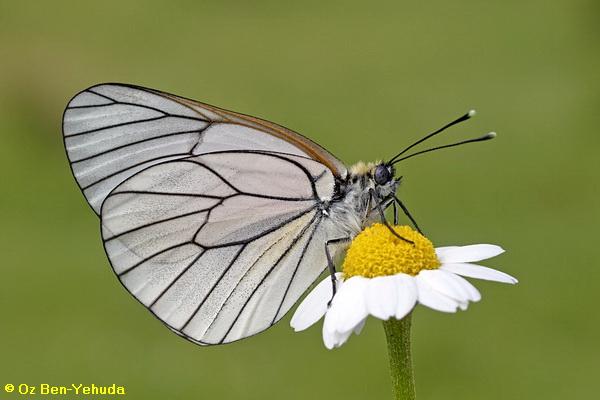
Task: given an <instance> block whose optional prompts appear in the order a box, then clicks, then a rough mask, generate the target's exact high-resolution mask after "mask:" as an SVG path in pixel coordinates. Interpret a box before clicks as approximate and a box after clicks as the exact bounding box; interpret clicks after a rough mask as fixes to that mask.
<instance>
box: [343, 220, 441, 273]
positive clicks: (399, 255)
mask: <svg viewBox="0 0 600 400" xmlns="http://www.w3.org/2000/svg"><path fill="white" fill-rule="evenodd" d="M393 228H394V230H395V231H396V232H397V233H398V235H400V236H402V237H403V238H406V239H408V240H412V241H413V242H414V245H413V244H411V243H408V242H406V241H404V240H402V239H400V238H398V237H396V236H395V235H394V234H393V233H392V232H390V230H389V229H388V228H387V227H386V226H385V225H383V224H379V223H377V224H374V225H373V226H371V227H369V228H366V229H365V230H363V231H362V232H361V233H359V234H358V235H357V236H356V237H355V238H354V240H353V241H352V244H351V245H350V248H349V249H348V252H347V253H346V259H345V260H344V264H343V266H342V271H343V273H344V278H345V279H348V278H350V277H352V276H356V275H360V276H364V277H366V278H373V277H375V276H385V275H395V274H398V273H401V272H402V273H405V274H409V275H417V274H418V273H419V271H421V270H423V269H436V268H438V267H439V266H440V265H441V264H440V261H439V260H438V259H437V256H436V255H435V250H434V248H433V244H432V243H431V241H430V240H429V239H427V238H426V237H425V236H423V235H421V234H420V233H419V232H417V231H415V230H413V229H412V228H410V227H409V226H406V225H402V226H400V225H398V226H394V227H393Z"/></svg>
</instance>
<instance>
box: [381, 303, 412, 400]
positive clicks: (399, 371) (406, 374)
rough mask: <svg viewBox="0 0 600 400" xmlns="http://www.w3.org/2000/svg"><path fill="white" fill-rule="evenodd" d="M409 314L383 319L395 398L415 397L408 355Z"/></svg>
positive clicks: (401, 399)
mask: <svg viewBox="0 0 600 400" xmlns="http://www.w3.org/2000/svg"><path fill="white" fill-rule="evenodd" d="M410 325H411V314H408V315H407V316H406V317H404V318H403V319H401V320H397V319H395V318H393V317H392V318H390V319H389V320H387V321H383V329H384V330H385V336H386V338H387V344H388V353H389V355H390V374H391V375H392V385H393V386H394V395H395V397H394V398H395V399H396V400H414V399H415V378H414V375H413V367H412V358H411V355H410Z"/></svg>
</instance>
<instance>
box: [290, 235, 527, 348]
mask: <svg viewBox="0 0 600 400" xmlns="http://www.w3.org/2000/svg"><path fill="white" fill-rule="evenodd" d="M394 229H395V230H396V232H398V234H399V235H400V236H402V237H404V238H407V239H410V240H411V241H413V242H414V245H413V244H411V243H408V242H406V241H403V240H401V239H399V238H398V237H396V236H395V235H393V234H392V233H391V232H390V230H389V229H388V228H387V227H386V226H384V225H382V224H374V225H373V226H371V227H369V228H366V229H365V230H363V231H362V232H361V233H360V234H359V235H357V236H356V238H354V240H353V241H352V244H351V245H350V248H349V249H348V252H347V254H346V258H345V260H344V263H343V266H342V272H341V273H337V274H336V278H337V286H336V295H335V297H334V298H333V300H332V301H331V305H330V306H328V303H329V301H330V300H331V296H332V284H331V279H330V278H329V277H327V278H326V279H325V280H323V281H322V282H320V283H319V284H318V285H317V286H316V287H315V288H314V289H313V290H312V291H311V292H310V293H309V294H308V296H307V297H306V298H305V299H304V301H303V302H302V303H301V304H300V305H299V306H298V309H297V310H296V312H295V314H294V316H293V317H292V320H291V326H292V328H294V330H295V331H302V330H304V329H306V328H308V327H310V326H311V325H313V324H314V323H316V322H317V321H318V320H320V319H321V318H322V317H323V316H325V320H324V323H323V341H324V343H325V346H326V347H327V348H328V349H333V348H335V347H339V346H341V345H342V344H344V343H345V342H346V341H347V340H348V338H349V337H350V335H351V334H352V332H355V333H356V334H358V333H360V331H361V329H362V327H363V325H364V323H365V321H366V319H367V317H368V316H369V315H371V316H373V317H375V318H378V319H381V320H384V321H387V320H388V319H390V318H395V319H397V320H401V319H403V318H404V317H405V316H407V315H408V314H409V313H410V312H411V311H412V309H413V308H414V307H415V305H416V304H417V303H420V304H422V305H424V306H426V307H429V308H431V309H434V310H437V311H442V312H447V313H452V312H456V311H457V310H458V309H460V310H466V309H467V306H468V304H469V302H476V301H479V300H480V299H481V295H480V294H479V291H478V290H477V289H476V288H475V287H474V286H473V285H472V284H471V283H469V282H468V281H467V280H466V279H464V278H463V276H464V277H469V278H477V279H485V280H490V281H496V282H503V283H510V284H515V283H517V280H516V279H515V278H513V277H512V276H510V275H508V274H505V273H504V272H500V271H497V270H494V269H491V268H487V267H483V266H480V265H476V264H472V263H473V262H478V261H482V260H486V259H488V258H492V257H495V256H497V255H499V254H501V253H503V252H504V250H503V249H502V248H501V247H499V246H495V245H491V244H475V245H470V246H452V247H438V248H435V249H434V247H433V244H432V243H431V241H429V240H428V239H427V238H426V237H424V236H423V235H421V234H419V233H418V232H417V231H415V230H413V229H411V228H410V227H408V226H396V227H394Z"/></svg>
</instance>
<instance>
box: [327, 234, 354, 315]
mask: <svg viewBox="0 0 600 400" xmlns="http://www.w3.org/2000/svg"><path fill="white" fill-rule="evenodd" d="M350 240H351V238H349V237H345V238H339V239H331V240H328V241H326V242H325V255H326V256H327V266H328V267H329V276H330V277H331V285H332V286H331V287H332V292H331V293H332V294H331V299H330V300H329V302H328V303H327V307H329V306H331V302H332V301H333V297H334V296H335V292H336V278H335V272H336V271H335V264H334V262H333V257H332V256H331V253H330V252H329V246H330V245H332V244H337V243H343V242H349V241H350Z"/></svg>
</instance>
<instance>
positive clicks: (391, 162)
mask: <svg viewBox="0 0 600 400" xmlns="http://www.w3.org/2000/svg"><path fill="white" fill-rule="evenodd" d="M475 114H477V112H476V111H475V110H471V111H469V112H468V113H466V114H465V115H463V116H462V117H459V118H457V119H455V120H454V121H452V122H450V123H449V124H446V125H444V126H442V127H441V128H440V129H438V130H436V131H434V132H431V133H430V134H429V135H427V136H425V137H424V138H422V139H419V140H417V141H416V142H414V143H413V144H411V145H410V146H408V147H407V148H405V149H404V150H402V151H401V152H400V153H398V154H396V155H395V156H394V157H393V158H392V159H391V160H390V161H388V162H387V163H386V164H387V165H392V164H394V162H395V161H394V160H396V159H397V158H398V157H400V156H401V155H402V154H404V153H406V152H407V151H409V150H410V149H412V148H413V147H415V146H416V145H418V144H420V143H423V142H424V141H426V140H427V139H430V138H432V137H434V136H435V135H437V134H438V133H441V132H443V131H445V130H446V129H448V128H450V127H451V126H453V125H456V124H458V123H460V122H463V121H466V120H468V119H469V118H472V117H474V116H475Z"/></svg>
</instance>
